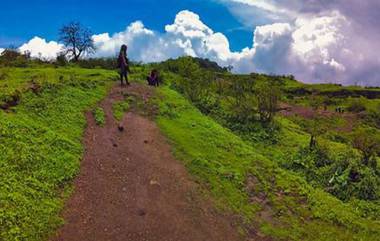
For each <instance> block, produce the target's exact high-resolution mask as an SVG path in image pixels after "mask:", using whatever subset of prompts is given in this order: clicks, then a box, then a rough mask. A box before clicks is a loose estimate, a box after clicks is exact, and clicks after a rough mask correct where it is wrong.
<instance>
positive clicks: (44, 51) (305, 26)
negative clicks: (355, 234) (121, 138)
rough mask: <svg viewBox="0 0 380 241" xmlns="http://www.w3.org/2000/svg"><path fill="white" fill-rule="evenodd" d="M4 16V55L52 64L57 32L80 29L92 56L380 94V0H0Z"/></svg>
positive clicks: (0, 33) (0, 41)
mask: <svg viewBox="0 0 380 241" xmlns="http://www.w3.org/2000/svg"><path fill="white" fill-rule="evenodd" d="M0 9H1V10H2V11H1V12H2V14H1V15H0V52H1V51H2V49H4V48H6V47H9V46H11V45H12V46H15V47H17V48H18V49H19V50H20V51H21V52H23V51H30V52H31V53H32V56H33V57H42V58H46V59H53V58H55V57H56V55H57V53H59V52H60V51H62V48H63V46H62V45H61V44H60V43H58V42H57V39H58V32H59V28H60V27H61V26H62V25H64V24H66V23H68V22H70V21H79V22H81V23H82V24H83V25H84V26H87V27H89V28H90V29H91V30H92V32H93V34H94V35H93V37H92V38H93V40H94V43H95V46H96V47H97V52H96V53H95V55H94V57H113V56H115V55H116V54H117V52H118V50H119V48H120V45H121V44H124V43H125V44H127V45H128V46H129V50H128V51H129V52H128V55H129V57H130V58H131V59H132V60H135V61H142V62H155V61H162V60H165V59H168V58H175V57H179V56H183V55H190V56H196V57H202V58H209V59H211V60H213V61H216V62H217V63H218V64H220V65H222V66H229V65H230V66H233V71H234V72H236V73H251V72H259V73H267V74H292V75H295V76H296V78H297V79H299V80H301V81H303V82H307V83H338V84H343V85H366V86H380V72H379V70H380V55H379V54H377V50H378V48H379V47H380V42H379V41H378V39H379V38H380V25H378V24H377V19H378V17H379V12H380V1H378V0H361V1H358V0H180V1H178V0H159V1H158V0H156V1H154V0H108V1H99V0H81V1H77V0H61V1H49V0H34V1H30V0H29V1H26V0H25V1H24V0H19V1H17V0H13V1H7V0H5V1H4V0H3V1H2V2H1V3H0Z"/></svg>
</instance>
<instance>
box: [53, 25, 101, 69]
mask: <svg viewBox="0 0 380 241" xmlns="http://www.w3.org/2000/svg"><path fill="white" fill-rule="evenodd" d="M59 41H61V42H62V43H63V44H64V45H65V47H66V53H65V54H66V55H70V56H71V57H72V60H74V61H78V60H79V58H80V57H81V56H82V55H83V54H85V53H94V52H95V46H94V41H93V40H92V32H91V30H90V29H88V28H86V27H84V26H82V25H81V24H80V23H78V22H71V23H69V24H67V25H64V26H63V27H62V28H61V29H60V32H59Z"/></svg>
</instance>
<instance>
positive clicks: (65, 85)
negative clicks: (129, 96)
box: [0, 68, 115, 241]
mask: <svg viewBox="0 0 380 241" xmlns="http://www.w3.org/2000/svg"><path fill="white" fill-rule="evenodd" d="M0 72H1V76H0V77H1V78H0V93H1V94H0V105H2V106H3V107H4V108H5V107H6V106H7V105H6V104H5V103H7V101H9V100H12V99H14V100H17V101H15V102H14V103H12V105H11V106H8V107H7V108H6V109H5V110H0V183H1V185H0V240H33V241H34V240H35V241H41V240H44V239H45V238H46V237H47V236H48V234H49V233H50V232H52V231H54V229H55V228H56V227H57V226H58V225H59V224H61V222H62V220H61V219H60V218H59V216H58V214H59V212H60V210H61V208H62V206H63V202H62V197H63V196H64V195H65V193H66V191H67V187H68V186H67V184H68V183H69V181H71V180H72V178H73V177H74V176H75V175H76V174H77V172H78V170H79V162H80V159H81V155H82V151H83V148H82V145H81V139H82V133H83V130H84V128H85V125H86V122H85V118H84V114H83V113H84V112H85V111H86V110H89V109H90V108H91V107H93V106H94V105H95V103H96V102H98V101H99V100H101V99H102V98H103V97H104V96H105V94H106V92H107V90H108V89H109V87H110V85H111V84H112V81H111V80H113V79H114V78H115V74H114V72H110V71H103V70H85V69H79V68H58V69H56V68H27V69H25V68H6V69H1V71H0ZM1 103H2V104H1ZM62 195H63V196H62Z"/></svg>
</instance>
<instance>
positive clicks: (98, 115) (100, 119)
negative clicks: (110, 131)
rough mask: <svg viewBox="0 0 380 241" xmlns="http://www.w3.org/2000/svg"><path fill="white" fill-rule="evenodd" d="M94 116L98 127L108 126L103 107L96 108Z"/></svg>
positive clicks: (93, 112)
mask: <svg viewBox="0 0 380 241" xmlns="http://www.w3.org/2000/svg"><path fill="white" fill-rule="evenodd" d="M92 114H93V115H94V118H95V123H96V124H97V125H98V126H104V125H105V124H106V114H105V113H104V110H103V109H102V108H101V107H96V108H95V109H94V110H93V111H92Z"/></svg>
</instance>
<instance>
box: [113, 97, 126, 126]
mask: <svg viewBox="0 0 380 241" xmlns="http://www.w3.org/2000/svg"><path fill="white" fill-rule="evenodd" d="M129 108H130V106H129V101H128V100H124V101H119V102H115V103H114V104H113V106H112V110H113V115H114V117H115V119H116V120H118V121H121V120H122V119H123V116H124V114H125V112H127V111H128V110H129Z"/></svg>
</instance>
